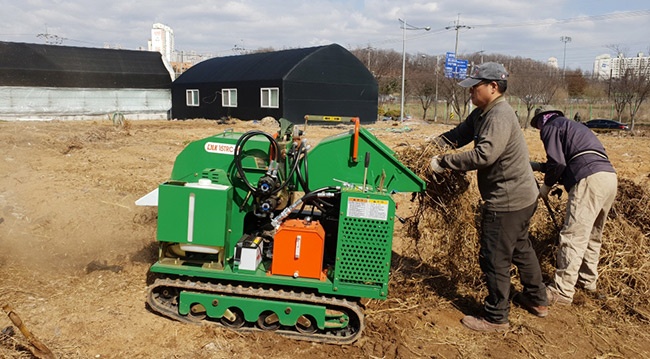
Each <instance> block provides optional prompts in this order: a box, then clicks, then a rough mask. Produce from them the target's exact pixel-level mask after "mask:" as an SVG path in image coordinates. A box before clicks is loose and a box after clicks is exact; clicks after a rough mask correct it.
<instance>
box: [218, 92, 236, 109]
mask: <svg viewBox="0 0 650 359" xmlns="http://www.w3.org/2000/svg"><path fill="white" fill-rule="evenodd" d="M221 106H223V107H237V89H223V90H221Z"/></svg>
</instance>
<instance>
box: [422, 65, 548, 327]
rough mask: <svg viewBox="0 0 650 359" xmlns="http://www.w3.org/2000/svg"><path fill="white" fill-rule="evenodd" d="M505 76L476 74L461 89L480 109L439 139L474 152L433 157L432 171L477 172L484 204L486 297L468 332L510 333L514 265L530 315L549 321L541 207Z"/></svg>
mask: <svg viewBox="0 0 650 359" xmlns="http://www.w3.org/2000/svg"><path fill="white" fill-rule="evenodd" d="M507 77H508V73H507V72H506V70H505V68H504V67H503V65H501V64H497V63H494V62H488V63H484V64H481V65H479V66H478V67H476V68H475V69H474V71H473V72H472V75H471V76H470V77H469V78H467V79H465V80H463V81H461V82H460V83H459V84H460V85H461V86H463V87H468V88H469V89H470V90H469V91H470V95H471V99H472V103H473V104H474V105H475V106H476V107H477V108H476V109H475V110H474V111H472V113H470V115H469V116H468V117H467V119H466V120H465V121H464V122H462V123H461V124H459V125H458V126H457V127H456V128H454V129H452V130H450V131H448V132H446V133H444V134H442V135H441V136H439V137H436V138H435V139H434V140H433V142H434V143H436V144H438V145H440V146H451V147H454V148H460V147H463V146H465V145H467V144H469V143H471V142H474V148H473V149H472V150H469V151H466V152H461V153H454V154H446V155H444V156H435V157H433V158H432V159H431V165H430V166H431V169H432V170H433V171H434V172H436V173H441V172H442V171H444V169H445V168H449V169H453V170H457V171H471V170H477V178H478V187H479V191H480V192H481V198H482V199H483V202H484V205H483V213H482V219H481V239H480V244H481V246H480V252H479V263H480V265H481V269H482V271H483V273H484V274H485V280H486V286H487V289H488V296H487V297H486V298H485V301H484V312H485V313H484V315H482V316H470V315H468V316H465V317H464V318H463V319H462V321H461V322H462V323H463V325H465V326H466V327H468V328H470V329H473V330H477V331H504V330H507V329H508V328H509V323H508V314H509V311H510V266H511V265H512V264H513V263H514V264H515V265H516V266H517V267H518V269H519V275H520V278H521V283H522V285H523V288H524V289H523V293H522V297H521V298H524V301H523V302H520V304H523V305H522V306H524V307H525V308H526V309H527V310H529V311H530V312H531V313H533V314H535V315H537V316H539V317H545V316H546V315H547V314H548V309H547V307H546V305H547V300H546V288H545V286H544V283H543V281H542V273H541V269H540V265H539V261H538V259H537V256H536V255H535V250H534V249H533V247H532V244H531V242H530V239H529V238H528V227H529V225H530V218H531V217H532V215H533V214H534V213H535V209H536V208H537V196H538V190H537V185H536V183H535V176H534V175H533V171H532V170H531V168H530V164H529V157H528V156H529V154H528V147H527V145H526V141H525V139H524V136H523V133H522V131H521V127H520V125H519V122H518V120H517V116H516V115H515V112H514V111H513V109H512V107H510V105H509V104H508V103H507V102H506V101H505V99H504V98H503V93H504V92H505V91H506V89H507V80H506V79H507Z"/></svg>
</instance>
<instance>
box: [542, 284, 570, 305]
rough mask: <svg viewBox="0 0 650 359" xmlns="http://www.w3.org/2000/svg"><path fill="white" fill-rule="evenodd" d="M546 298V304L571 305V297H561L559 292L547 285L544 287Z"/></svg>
mask: <svg viewBox="0 0 650 359" xmlns="http://www.w3.org/2000/svg"><path fill="white" fill-rule="evenodd" d="M546 299H547V300H548V305H555V304H560V305H571V303H572V302H573V299H569V298H566V297H563V296H561V295H560V293H558V292H557V291H555V290H553V289H551V288H549V287H546Z"/></svg>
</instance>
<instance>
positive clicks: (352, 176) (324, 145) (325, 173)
mask: <svg viewBox="0 0 650 359" xmlns="http://www.w3.org/2000/svg"><path fill="white" fill-rule="evenodd" d="M353 137H354V133H353V131H350V132H347V133H342V134H339V135H335V136H330V137H327V138H325V139H323V140H322V141H321V142H320V143H318V145H316V146H315V147H314V148H313V149H312V150H311V151H309V154H308V156H309V159H308V163H309V183H310V186H311V187H312V188H320V187H324V186H335V185H339V186H340V185H341V182H340V181H345V182H348V183H351V184H355V185H362V184H363V178H364V174H365V173H366V171H365V168H364V162H365V156H366V153H368V154H369V155H370V163H369V166H368V171H367V176H366V181H367V184H368V185H369V186H370V187H372V188H373V189H378V188H379V185H380V183H381V178H382V173H383V174H385V179H384V181H383V182H384V183H383V187H382V191H386V192H389V193H390V192H392V191H395V192H421V191H424V189H425V188H426V184H425V183H424V181H423V180H422V179H421V178H420V177H418V176H417V175H416V174H415V173H413V172H412V171H411V170H410V169H409V168H408V167H406V166H405V165H404V164H402V163H401V162H400V161H399V160H398V159H397V157H395V152H394V151H393V150H391V149H390V148H389V147H388V146H386V145H385V144H384V143H382V142H381V141H379V139H377V137H375V136H374V135H373V134H372V133H370V132H369V131H368V130H366V129H364V128H360V129H359V142H358V145H357V148H358V152H357V153H358V158H357V161H353V159H352V153H353Z"/></svg>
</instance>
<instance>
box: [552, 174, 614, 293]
mask: <svg viewBox="0 0 650 359" xmlns="http://www.w3.org/2000/svg"><path fill="white" fill-rule="evenodd" d="M617 188H618V181H617V179H616V174H615V173H611V172H597V173H594V174H593V175H591V176H589V177H587V178H583V179H582V180H580V182H578V183H577V184H576V185H575V186H573V188H572V189H571V191H570V192H569V200H568V202H567V210H566V217H565V218H564V226H563V227H562V230H561V231H560V243H559V248H558V252H557V269H556V271H555V283H554V284H553V285H551V287H552V288H553V289H556V290H557V292H558V293H559V294H560V295H561V296H563V297H565V298H567V299H571V300H573V295H574V293H575V286H576V284H579V285H580V286H581V287H582V288H585V289H587V290H596V281H597V280H598V259H599V257H600V247H601V244H602V242H601V238H602V234H603V227H604V226H605V221H606V220H607V213H609V210H610V208H611V207H612V204H613V203H614V199H615V198H616V191H617Z"/></svg>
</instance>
